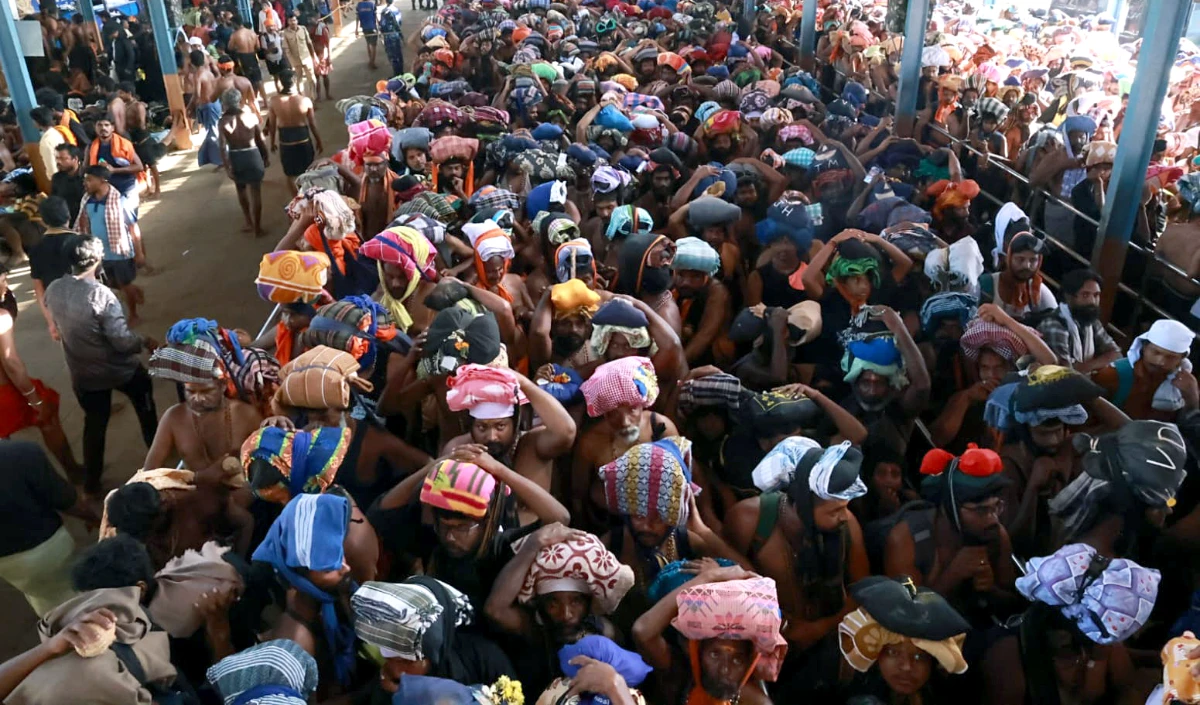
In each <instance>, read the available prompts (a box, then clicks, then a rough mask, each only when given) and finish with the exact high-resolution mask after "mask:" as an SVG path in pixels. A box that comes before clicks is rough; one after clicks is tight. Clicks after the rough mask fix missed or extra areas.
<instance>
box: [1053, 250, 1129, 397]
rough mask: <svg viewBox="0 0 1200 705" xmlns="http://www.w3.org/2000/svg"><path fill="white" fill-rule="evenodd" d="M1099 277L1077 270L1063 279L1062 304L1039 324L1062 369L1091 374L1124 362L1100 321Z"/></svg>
mask: <svg viewBox="0 0 1200 705" xmlns="http://www.w3.org/2000/svg"><path fill="white" fill-rule="evenodd" d="M1100 282H1101V279H1100V275H1099V274H1097V273H1095V272H1093V271H1092V270H1090V269H1075V270H1072V271H1070V272H1067V273H1066V274H1064V275H1063V278H1062V281H1061V282H1060V288H1061V291H1062V294H1063V299H1064V300H1063V303H1061V304H1059V305H1058V310H1057V311H1056V312H1054V313H1052V314H1050V315H1048V316H1046V317H1045V318H1043V319H1042V320H1041V322H1039V323H1038V327H1037V329H1038V333H1040V334H1041V336H1042V339H1043V340H1045V341H1046V345H1048V346H1049V347H1050V350H1051V351H1053V352H1054V354H1055V355H1056V356H1057V357H1058V362H1059V364H1060V365H1064V366H1066V367H1070V368H1072V369H1074V370H1075V371H1076V372H1082V373H1083V374H1091V373H1092V372H1095V371H1097V370H1101V369H1104V368H1105V367H1108V366H1109V365H1110V364H1112V363H1114V362H1116V361H1117V360H1119V359H1120V358H1121V348H1120V347H1119V346H1118V345H1117V344H1116V342H1114V341H1113V339H1112V336H1110V335H1109V334H1108V331H1106V330H1105V329H1104V324H1103V323H1102V322H1101V321H1100Z"/></svg>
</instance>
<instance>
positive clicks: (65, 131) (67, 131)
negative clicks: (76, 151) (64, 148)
mask: <svg viewBox="0 0 1200 705" xmlns="http://www.w3.org/2000/svg"><path fill="white" fill-rule="evenodd" d="M52 129H53V130H54V131H55V132H57V133H58V134H60V135H62V137H63V139H64V140H66V141H67V144H69V145H72V146H74V147H78V146H79V140H77V139H75V133H74V132H71V128H69V127H64V126H62V125H55V126H54V127H53V128H52Z"/></svg>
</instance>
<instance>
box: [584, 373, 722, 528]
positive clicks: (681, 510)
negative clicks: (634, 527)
mask: <svg viewBox="0 0 1200 705" xmlns="http://www.w3.org/2000/svg"><path fill="white" fill-rule="evenodd" d="M627 359H628V358H627ZM589 381H590V380H589ZM600 480H601V482H602V483H603V485H604V497H605V500H606V502H607V504H608V511H609V512H611V513H613V514H619V515H621V516H634V517H643V518H658V519H660V520H662V521H663V522H665V523H666V524H667V525H668V526H675V527H680V526H683V525H684V524H685V523H686V522H687V518H688V506H689V502H690V501H691V498H692V496H694V495H695V493H696V492H697V491H698V489H699V488H697V487H695V486H694V485H693V484H692V442H691V441H689V440H688V439H686V438H684V437H682V436H668V437H666V438H663V439H661V440H657V441H654V442H653V443H639V444H638V445H635V446H634V447H632V448H630V449H629V450H627V451H625V453H624V454H622V455H621V457H619V458H617V459H616V460H614V461H612V462H611V463H606V464H604V465H602V466H601V467H600Z"/></svg>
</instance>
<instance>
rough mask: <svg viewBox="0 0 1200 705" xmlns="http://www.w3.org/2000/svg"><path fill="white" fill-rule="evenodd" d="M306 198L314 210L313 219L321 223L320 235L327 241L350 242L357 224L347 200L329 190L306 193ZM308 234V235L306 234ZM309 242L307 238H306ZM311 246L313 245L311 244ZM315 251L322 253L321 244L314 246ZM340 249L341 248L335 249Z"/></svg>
mask: <svg viewBox="0 0 1200 705" xmlns="http://www.w3.org/2000/svg"><path fill="white" fill-rule="evenodd" d="M304 198H305V199H306V200H307V201H308V204H309V206H310V207H311V210H312V215H313V217H314V218H315V219H316V220H317V222H319V223H320V233H321V234H322V235H324V236H325V238H326V239H328V240H331V241H337V240H342V239H346V240H347V241H349V238H348V237H347V236H348V235H353V234H354V228H355V227H356V225H357V223H356V221H355V218H354V211H352V210H351V209H350V206H349V205H348V204H347V203H346V199H345V198H344V197H343V196H342V195H341V194H340V193H338V192H336V191H327V190H320V191H318V190H315V189H313V190H309V191H306V192H305V193H304ZM306 234H307V233H306ZM305 239H306V241H307V239H308V238H307V237H306V238H305ZM309 244H310V245H313V243H311V242H309ZM313 247H314V249H315V250H317V251H320V250H319V249H317V248H320V244H319V243H318V244H315V245H313ZM336 249H340V248H335V251H336Z"/></svg>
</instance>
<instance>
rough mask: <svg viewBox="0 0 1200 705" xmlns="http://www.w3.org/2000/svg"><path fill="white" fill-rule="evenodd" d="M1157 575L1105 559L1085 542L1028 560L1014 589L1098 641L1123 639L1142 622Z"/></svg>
mask: <svg viewBox="0 0 1200 705" xmlns="http://www.w3.org/2000/svg"><path fill="white" fill-rule="evenodd" d="M1161 579H1162V576H1161V574H1160V573H1159V572H1158V571H1157V570H1154V569H1152V568H1143V567H1142V566H1140V565H1138V564H1137V563H1134V562H1133V561H1131V560H1128V559H1125V558H1117V559H1114V560H1111V561H1110V560H1109V559H1107V558H1105V557H1103V556H1100V555H1099V554H1098V553H1097V552H1096V549H1094V548H1092V547H1091V546H1089V545H1087V544H1084V543H1073V544H1068V545H1066V546H1063V547H1062V548H1060V549H1058V550H1057V551H1055V552H1054V553H1053V554H1051V555H1049V556H1045V557H1041V558H1031V559H1029V564H1028V566H1027V567H1026V570H1025V574H1024V575H1023V576H1021V577H1019V578H1017V582H1016V588H1017V592H1020V593H1021V594H1022V595H1024V596H1025V598H1026V599H1029V600H1032V601H1035V602H1042V603H1044V604H1047V605H1050V606H1051V607H1056V608H1058V610H1059V611H1061V612H1062V614H1063V616H1064V617H1066V618H1067V619H1069V620H1071V621H1072V622H1074V623H1075V625H1076V626H1077V627H1079V631H1081V632H1082V633H1083V635H1084V636H1086V637H1087V638H1089V639H1091V640H1092V641H1094V642H1096V643H1097V644H1114V643H1118V642H1122V641H1125V640H1126V639H1128V638H1129V637H1131V636H1133V635H1134V634H1135V633H1137V631H1138V630H1139V629H1141V628H1142V627H1143V626H1145V625H1146V622H1147V621H1149V619H1150V612H1151V610H1153V609H1154V601H1155V600H1156V599H1157V598H1158V584H1159V581H1160V580H1161Z"/></svg>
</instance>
